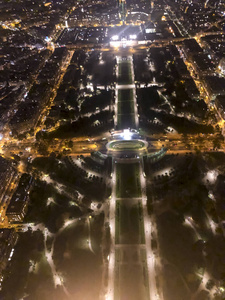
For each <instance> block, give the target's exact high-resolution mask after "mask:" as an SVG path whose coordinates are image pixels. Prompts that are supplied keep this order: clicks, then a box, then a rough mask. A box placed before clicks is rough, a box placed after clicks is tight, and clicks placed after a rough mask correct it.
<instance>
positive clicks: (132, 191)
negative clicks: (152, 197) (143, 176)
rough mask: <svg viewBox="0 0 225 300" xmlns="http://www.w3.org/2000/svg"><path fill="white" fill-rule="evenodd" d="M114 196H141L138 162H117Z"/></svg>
mask: <svg viewBox="0 0 225 300" xmlns="http://www.w3.org/2000/svg"><path fill="white" fill-rule="evenodd" d="M116 183H117V184H116V197H117V198H138V197H141V183H140V174H139V163H133V164H117V167H116Z"/></svg>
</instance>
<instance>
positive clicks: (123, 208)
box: [116, 199, 145, 244]
mask: <svg viewBox="0 0 225 300" xmlns="http://www.w3.org/2000/svg"><path fill="white" fill-rule="evenodd" d="M143 233H144V223H143V214H142V205H141V202H140V201H138V200H133V199H125V200H117V201H116V244H144V242H145V237H144V234H143Z"/></svg>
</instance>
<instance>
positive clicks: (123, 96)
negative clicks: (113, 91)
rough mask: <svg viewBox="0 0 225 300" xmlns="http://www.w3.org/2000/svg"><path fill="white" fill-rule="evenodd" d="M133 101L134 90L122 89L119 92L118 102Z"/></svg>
mask: <svg viewBox="0 0 225 300" xmlns="http://www.w3.org/2000/svg"><path fill="white" fill-rule="evenodd" d="M128 100H129V101H133V90H132V89H120V90H118V101H119V102H123V101H128Z"/></svg>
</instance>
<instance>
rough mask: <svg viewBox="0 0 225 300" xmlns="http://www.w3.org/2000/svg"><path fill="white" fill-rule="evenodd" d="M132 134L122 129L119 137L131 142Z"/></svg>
mask: <svg viewBox="0 0 225 300" xmlns="http://www.w3.org/2000/svg"><path fill="white" fill-rule="evenodd" d="M132 135H133V133H132V132H130V130H129V129H124V131H123V133H122V134H121V137H122V138H123V139H124V140H131V138H132Z"/></svg>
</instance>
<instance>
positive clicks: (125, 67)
mask: <svg viewBox="0 0 225 300" xmlns="http://www.w3.org/2000/svg"><path fill="white" fill-rule="evenodd" d="M118 84H132V74H131V63H130V62H129V61H122V62H120V63H119V76H118Z"/></svg>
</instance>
